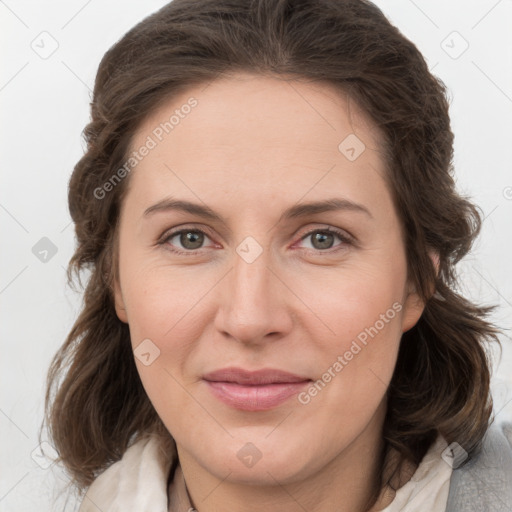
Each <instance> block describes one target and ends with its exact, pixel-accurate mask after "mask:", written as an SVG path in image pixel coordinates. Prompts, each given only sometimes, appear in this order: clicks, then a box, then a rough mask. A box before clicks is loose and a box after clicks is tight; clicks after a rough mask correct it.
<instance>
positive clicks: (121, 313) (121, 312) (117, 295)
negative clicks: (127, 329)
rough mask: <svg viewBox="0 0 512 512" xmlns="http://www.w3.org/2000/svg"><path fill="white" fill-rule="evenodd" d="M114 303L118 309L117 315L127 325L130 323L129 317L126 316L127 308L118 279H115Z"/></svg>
mask: <svg viewBox="0 0 512 512" xmlns="http://www.w3.org/2000/svg"><path fill="white" fill-rule="evenodd" d="M114 303H115V308H116V314H117V317H118V318H119V320H121V322H124V323H125V324H127V323H128V315H127V314H126V308H125V305H124V299H123V295H122V293H121V287H120V286H119V283H118V282H117V279H114Z"/></svg>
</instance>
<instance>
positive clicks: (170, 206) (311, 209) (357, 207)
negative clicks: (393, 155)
mask: <svg viewBox="0 0 512 512" xmlns="http://www.w3.org/2000/svg"><path fill="white" fill-rule="evenodd" d="M170 210H181V211H184V212H187V213H190V214H192V215H197V216H199V217H203V218H205V219H209V220H212V221H217V222H220V223H222V224H225V221H224V219H223V218H222V217H221V216H220V215H219V214H218V213H216V212H214V211H213V210H212V209H211V208H209V207H208V206H206V205H201V204H198V203H192V202H190V201H184V200H177V199H173V198H171V197H168V198H165V199H162V200H161V201H159V202H158V203H156V204H154V205H153V206H150V207H149V208H148V209H147V210H145V211H144V214H143V217H148V216H150V215H153V214H155V213H157V212H165V211H170ZM338 210H344V211H353V212H358V213H363V214H365V215H367V216H369V217H370V218H372V219H373V215H372V214H371V213H370V211H369V210H368V209H367V208H366V207H364V206H363V205H361V204H359V203H354V202H353V201H349V200H348V199H342V198H331V199H325V200H323V201H314V202H310V203H302V204H297V205H294V206H292V207H290V208H288V209H286V210H285V211H284V212H283V213H282V215H281V216H280V217H279V221H278V222H281V221H282V220H287V219H292V218H299V217H306V216H308V215H315V214H319V213H324V212H330V211H338Z"/></svg>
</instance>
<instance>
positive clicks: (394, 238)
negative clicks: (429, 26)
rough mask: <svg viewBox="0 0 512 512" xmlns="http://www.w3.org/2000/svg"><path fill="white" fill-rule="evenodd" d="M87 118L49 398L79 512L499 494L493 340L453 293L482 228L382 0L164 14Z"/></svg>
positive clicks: (138, 37)
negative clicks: (69, 314) (77, 297)
mask: <svg viewBox="0 0 512 512" xmlns="http://www.w3.org/2000/svg"><path fill="white" fill-rule="evenodd" d="M91 107H92V120H91V122H90V124H89V125H88V126H87V127H86V129H85V137H86V140H87V144H88V146H87V152H86V154H85V155H84V156H83V158H82V159H81V160H80V161H79V162H78V164H77V165H76V167H75V169H74V172H73V175H72V177H71V181H70V187H69V207H70V212H71V215H72V218H73V221H74V223H75V227H76V235H77V240H78V245H77V249H76V252H75V254H74V256H73V258H72V260H71V262H70V267H69V278H70V280H71V273H72V271H73V270H75V271H76V272H77V273H79V271H80V270H81V269H83V268H89V269H90V270H91V274H90V277H89V281H88V283H87V288H86V290H85V298H84V307H83V311H82V312H81V314H80V316H79V318H78V319H77V321H76V324H75V325H74V327H73V329H72V331H71V332H70V334H69V336H68V339H67V340H66V343H65V344H64V346H63V347H62V349H61V350H60V351H59V353H58V354H57V355H56V357H55V360H54V362H53V364H52V367H51V369H50V373H49V382H48V393H47V419H48V424H49V428H50V433H51V435H52V437H53V440H54V444H55V447H56V448H57V450H58V452H59V454H60V457H61V460H62V462H63V463H64V464H65V466H66V467H67V468H68V470H69V472H70V474H71V475H72V477H73V483H74V484H75V485H76V487H77V488H78V489H79V490H81V491H83V490H86V489H87V493H86V494H85V496H84V497H83V501H82V506H81V509H80V510H81V511H82V512H87V511H90V510H91V511H92V510H101V511H102V512H106V511H108V510H112V511H113V510H134V511H137V512H141V511H146V510H147V511H149V510H152V511H162V512H163V511H167V510H169V511H173V512H174V511H188V510H190V509H192V508H194V509H196V510H198V511H199V512H209V511H213V510H233V511H237V510H244V511H247V510H251V511H260V510H265V511H269V510H278V509H279V510H280V511H281V512H282V511H283V510H284V511H288V510H289V511H292V510H299V509H302V510H307V511H308V512H324V511H332V510H337V511H377V510H386V511H387V512H396V511H398V510H402V511H406V512H412V511H419V510H428V511H433V512H438V511H455V510H457V511H460V510H466V509H465V508H464V507H466V506H471V507H472V510H478V501H476V500H477V499H479V500H481V501H480V504H481V505H482V507H484V506H485V507H487V508H486V510H501V509H500V508H497V507H499V506H502V505H501V504H503V506H508V500H509V499H510V486H509V485H508V483H507V482H509V481H507V480H506V479H507V478H509V476H510V474H511V473H510V472H509V473H507V471H512V449H511V447H510V445H509V441H507V438H506V437H505V434H504V433H503V432H502V430H501V429H498V428H496V427H495V426H493V427H492V428H490V424H491V423H492V419H491V412H492V402H491V398H490V394H489V379H490V375H489V362H488V359H487V355H486V351H485V349H484V346H485V343H486V342H489V341H493V342H498V338H497V334H498V332H499V331H498V330H497V328H495V327H494V326H493V325H491V324H490V323H489V322H488V321H487V320H486V315H487V314H488V312H489V308H484V307H480V306H478V305H475V304H472V303H471V302H469V301H468V300H466V299H465V298H463V297H462V296H460V295H459V294H458V293H457V292H456V291H455V288H456V284H457V283H456V278H455V274H454V266H455V264H456V263H457V262H458V261H459V260H460V259H461V258H462V257H463V256H464V255H465V254H467V252H468V251H469V249H470V247H471V244H472V242H473V240H474V239H475V237H476V236H477V234H478V232H479V229H480V222H481V217H480V215H479V213H478V210H477V208H476V207H475V206H474V205H473V204H472V203H471V202H470V201H468V200H467V199H466V198H463V197H461V196H459V195H458V194H457V192H456V190H455V187H454V181H453V179H452V175H451V173H452V164H451V160H452V155H453V147H452V143H453V134H452V132H451V130H450V122H449V116H448V103H447V100H446V97H445V88H444V85H443V84H442V82H440V81H439V80H438V79H436V78H435V77H434V76H432V75H431V74H430V72H429V70H428V67H427V65H426V63H425V61H424V59H423V57H422V56H421V54H420V53H419V51H418V50H417V49H416V47H415V46H414V45H413V44H412V43H411V42H410V41H408V40H407V39H406V38H404V36H403V35H402V34H400V32H399V31H398V30H397V29H396V28H395V27H393V26H392V25H391V24H390V23H389V22H388V21H387V20H386V18H385V17H384V15H383V14H382V13H381V11H380V10H379V9H378V8H376V7H375V6H374V5H373V4H371V3H370V2H368V1H360V0H339V1H332V0H331V1H327V0H323V1H318V0H315V1H311V2H307V1H303V2H298V1H296V2H288V1H281V0H253V1H234V0H220V1H219V0H201V1H197V0H196V1H191V0H174V1H173V2H171V3H170V4H168V5H166V6H165V7H164V8H162V9H161V10H160V11H158V12H156V13H155V14H153V15H152V16H149V17H148V18H146V19H145V20H143V21H142V22H141V23H139V24H138V25H137V26H136V27H134V28H133V29H132V30H130V31H129V32H128V33H127V34H126V35H125V36H124V37H123V38H122V39H121V40H120V41H119V42H117V43H116V44H115V45H114V46H113V47H112V48H111V49H110V50H109V51H108V52H107V53H106V55H105V57H104V58H103V60H102V62H101V64H100V68H99V71H98V75H97V78H96V83H95V89H94V98H93V101H92V104H91ZM64 372H65V376H64V379H63V381H62V382H60V383H59V385H58V389H56V395H55V397H54V398H53V397H52V390H53V389H54V388H55V387H56V386H57V379H58V377H59V376H60V375H61V374H63V373H64ZM507 432H508V431H507ZM493 450H494V451H496V450H498V453H500V454H501V455H500V457H501V458H500V459H499V461H498V464H497V463H496V460H497V459H496V457H495V456H494V455H493V453H494V452H493ZM484 468H485V469H484ZM489 468H491V470H494V473H489ZM475 472H476V473H475ZM475 478H477V479H478V480H481V481H482V482H484V485H485V488H486V491H485V492H478V493H474V495H471V489H472V488H471V487H470V486H471V485H472V482H473V483H474V481H475ZM91 484H92V485H91ZM491 484H492V485H491ZM492 486H495V487H492ZM461 496H462V497H461ZM464 500H466V501H464ZM492 500H494V501H492ZM491 506H492V507H495V508H491ZM468 510H469V509H468ZM503 510H505V509H503Z"/></svg>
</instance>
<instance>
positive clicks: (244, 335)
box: [215, 244, 293, 345]
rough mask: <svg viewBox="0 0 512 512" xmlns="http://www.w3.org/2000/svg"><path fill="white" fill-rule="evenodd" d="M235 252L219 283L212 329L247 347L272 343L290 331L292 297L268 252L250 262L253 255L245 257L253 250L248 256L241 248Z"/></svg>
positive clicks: (252, 248)
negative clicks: (222, 282)
mask: <svg viewBox="0 0 512 512" xmlns="http://www.w3.org/2000/svg"><path fill="white" fill-rule="evenodd" d="M241 245H242V244H241ZM239 250H240V253H238V252H234V254H233V259H232V262H233V266H232V268H231V270H230V271H229V272H228V274H227V275H226V276H225V278H224V279H223V281H224V284H223V286H222V291H221V294H220V304H219V308H218V310H217V314H216V318H215V327H216V329H217V330H218V331H219V332H221V333H222V334H223V335H224V336H227V337H231V338H234V339H235V340H237V341H239V342H240V343H244V344H248V345H258V344H264V343H266V342H268V341H270V340H273V341H276V340H277V339H279V338H282V337H284V336H286V335H287V334H288V333H289V332H290V331H291V329H292V327H293V321H292V315H291V307H293V304H292V303H291V301H292V298H293V293H292V292H291V291H290V290H289V289H288V288H287V286H286V285H287V283H286V282H285V279H283V277H282V276H280V275H279V274H280V272H279V269H278V268H276V265H275V264H273V263H272V261H271V258H270V257H269V252H268V250H263V252H261V254H259V255H258V256H257V257H256V258H255V259H254V260H253V261H251V260H252V257H253V256H254V254H253V255H252V257H247V255H248V254H250V251H251V250H252V251H253V250H255V247H254V246H252V247H251V248H250V249H249V253H247V252H245V253H244V252H243V246H242V247H240V246H239ZM260 250H261V249H258V251H260ZM281 273H282V272H281Z"/></svg>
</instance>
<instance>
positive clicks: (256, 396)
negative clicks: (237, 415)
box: [205, 380, 310, 411]
mask: <svg viewBox="0 0 512 512" xmlns="http://www.w3.org/2000/svg"><path fill="white" fill-rule="evenodd" d="M205 382H206V384H208V387H209V389H210V391H211V392H212V393H213V395H214V396H216V397H217V398H218V399H219V400H220V401H221V402H224V403H225V404H227V405H230V406H231V407H234V408H236V409H241V410H243V411H266V410H268V409H272V408H273V407H277V406H278V405H280V404H282V403H283V402H285V401H286V400H288V399H289V398H291V397H292V396H294V395H296V394H298V393H299V392H300V391H301V390H302V389H303V388H304V387H305V386H307V385H308V384H309V382H310V381H302V382H283V383H275V384H264V385H261V386H244V385H242V384H236V383H234V382H212V381H208V380H206V381H205Z"/></svg>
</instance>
